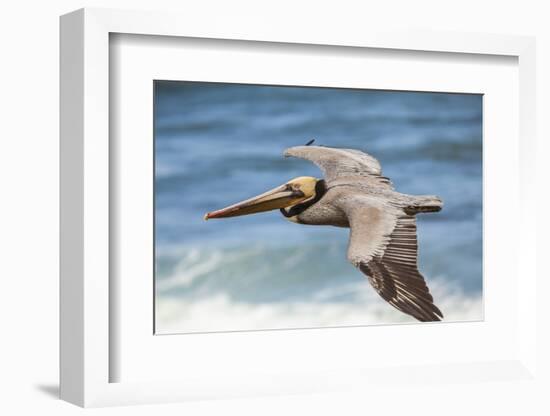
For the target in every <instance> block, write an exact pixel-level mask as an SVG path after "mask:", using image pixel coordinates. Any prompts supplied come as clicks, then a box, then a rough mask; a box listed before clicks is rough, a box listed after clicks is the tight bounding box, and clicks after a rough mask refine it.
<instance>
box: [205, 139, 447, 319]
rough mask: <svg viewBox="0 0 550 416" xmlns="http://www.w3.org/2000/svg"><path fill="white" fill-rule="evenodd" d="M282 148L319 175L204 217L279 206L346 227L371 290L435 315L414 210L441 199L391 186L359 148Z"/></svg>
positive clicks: (305, 220)
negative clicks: (315, 168) (421, 268)
mask: <svg viewBox="0 0 550 416" xmlns="http://www.w3.org/2000/svg"><path fill="white" fill-rule="evenodd" d="M284 155H285V157H288V156H293V157H298V158H302V159H306V160H309V161H311V162H313V163H315V164H316V165H317V166H318V167H319V168H320V169H321V170H322V171H323V174H324V177H325V179H317V178H313V177H309V176H303V177H299V178H295V179H292V180H290V181H289V182H287V183H285V184H284V185H281V186H279V187H277V188H275V189H272V190H271V191H268V192H265V193H263V194H261V195H258V196H256V197H254V198H251V199H247V200H246V201H242V202H239V203H237V204H234V205H231V206H228V207H227V208H223V209H220V210H217V211H213V212H209V213H208V214H206V215H205V217H204V218H205V219H206V220H207V219H210V218H226V217H235V216H239V215H247V214H253V213H257V212H263V211H269V210H274V209H280V211H281V213H282V214H283V215H284V216H285V217H286V218H287V219H288V220H290V221H293V222H296V223H298V224H310V225H333V226H336V227H349V228H350V235H349V245H348V252H347V257H348V260H349V261H350V262H351V263H352V264H353V265H354V266H355V267H357V268H358V269H359V270H360V271H361V272H363V273H364V274H365V275H366V276H367V277H368V280H369V282H370V283H371V285H372V286H373V287H374V289H375V290H376V291H377V292H378V294H379V295H380V296H381V297H382V298H383V299H385V300H386V301H387V302H389V303H390V304H391V305H392V306H394V307H395V308H397V309H398V310H400V311H401V312H404V313H406V314H408V315H411V316H413V317H414V318H416V319H418V320H419V321H440V320H441V319H442V318H443V314H442V313H441V311H440V310H439V309H438V308H437V306H435V305H434V303H433V297H432V295H431V294H430V292H429V289H428V287H427V286H426V282H425V281H424V278H423V277H422V275H421V274H420V272H419V271H418V266H417V248H418V245H417V238H416V220H415V215H416V214H417V213H420V212H437V211H440V210H441V208H442V206H443V203H442V201H441V199H439V198H438V197H437V196H412V195H406V194H401V193H398V192H396V191H395V190H394V188H393V185H392V183H391V182H390V180H389V179H388V178H387V177H384V176H382V171H381V168H380V164H379V163H378V161H377V160H376V159H375V158H374V157H372V156H371V155H369V154H367V153H363V152H361V151H358V150H353V149H337V148H330V147H322V146H307V145H306V146H296V147H291V148H289V149H287V150H286V151H285V152H284Z"/></svg>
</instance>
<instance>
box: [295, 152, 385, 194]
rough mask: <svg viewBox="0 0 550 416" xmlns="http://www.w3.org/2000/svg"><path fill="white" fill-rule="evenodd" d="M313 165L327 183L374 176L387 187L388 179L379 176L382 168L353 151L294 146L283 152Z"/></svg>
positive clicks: (373, 160) (368, 156)
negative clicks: (342, 178)
mask: <svg viewBox="0 0 550 416" xmlns="http://www.w3.org/2000/svg"><path fill="white" fill-rule="evenodd" d="M284 155H285V157H288V156H293V157H298V158H301V159H306V160H309V161H311V162H313V163H315V164H316V165H317V166H318V167H319V168H320V169H321V170H322V171H323V174H324V175H325V179H326V180H327V182H330V181H333V180H335V179H337V178H341V177H349V176H375V177H378V178H379V179H381V180H382V182H385V183H387V184H389V185H391V184H390V182H389V179H388V178H385V177H383V176H381V174H382V168H381V167H380V163H378V160H376V159H375V158H374V157H372V156H371V155H369V154H367V153H363V152H361V151H359V150H354V149H336V148H333V147H323V146H295V147H290V148H288V149H286V150H285V152H284Z"/></svg>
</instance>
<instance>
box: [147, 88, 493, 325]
mask: <svg viewBox="0 0 550 416" xmlns="http://www.w3.org/2000/svg"><path fill="white" fill-rule="evenodd" d="M154 97H155V98H154V126H155V127H154V146H155V152H154V158H155V159H154V163H155V179H154V193H155V209H154V216H155V218H154V223H155V250H154V251H155V254H154V255H155V277H154V279H155V281H154V284H155V333H157V334H169V333H196V332H216V331H245V330H267V329H293V328H322V327H339V326H357V325H377V324H396V323H415V322H416V323H420V322H458V321H472V320H481V319H483V274H482V259H483V256H482V241H483V239H482V209H483V205H482V195H483V192H482V184H483V177H482V171H483V169H482V95H479V94H457V93H440V92H438V93H435V92H410V91H383V90H366V89H343V88H326V87H299V86H268V85H248V84H229V83H209V82H187V81H155V82H154Z"/></svg>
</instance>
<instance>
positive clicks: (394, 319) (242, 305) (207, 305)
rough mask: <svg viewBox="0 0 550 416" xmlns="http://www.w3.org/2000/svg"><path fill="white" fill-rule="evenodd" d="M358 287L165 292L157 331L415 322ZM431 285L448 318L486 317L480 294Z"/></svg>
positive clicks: (442, 282)
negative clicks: (260, 296) (244, 296)
mask: <svg viewBox="0 0 550 416" xmlns="http://www.w3.org/2000/svg"><path fill="white" fill-rule="evenodd" d="M357 285H361V286H363V287H364V289H365V290H360V293H361V295H360V298H359V299H356V300H355V301H353V302H335V301H328V302H327V301H326V299H334V298H335V297H337V296H338V294H340V293H341V294H345V293H347V292H349V291H357V290H359V289H358V287H356V286H357ZM357 285H343V286H342V287H337V288H332V289H327V290H326V291H324V292H320V293H318V294H317V295H316V297H315V299H314V301H312V300H311V299H309V300H307V301H293V302H271V303H246V302H235V301H234V300H232V299H231V298H230V297H229V296H227V295H226V294H216V295H213V296H211V297H203V298H200V299H197V300H194V301H189V300H188V299H186V300H178V299H177V298H175V297H162V296H161V297H158V298H157V302H156V308H157V309H156V320H157V322H156V323H157V325H156V327H157V332H158V333H164V334H166V333H188V332H215V331H235V330H258V329H284V328H315V327H334V326H351V325H379V324H393V323H405V322H415V320H414V319H413V318H411V317H409V316H407V315H405V314H403V313H401V312H399V311H397V310H395V309H394V308H392V307H391V306H390V305H388V304H387V303H386V302H384V301H383V300H382V299H380V298H379V297H378V295H377V294H376V293H375V292H374V291H373V290H372V288H370V287H369V286H368V284H367V283H366V282H365V281H362V282H358V283H357ZM430 286H431V290H432V293H433V295H434V298H435V299H436V300H437V304H438V306H439V307H440V309H441V310H442V311H443V313H444V314H445V321H446V322H457V321H475V320H481V319H483V302H482V297H481V294H479V293H478V294H474V295H470V296H468V295H465V294H464V293H462V292H461V291H459V290H457V289H456V288H449V287H448V282H447V281H445V279H435V280H432V281H431V282H430ZM366 289H368V290H366Z"/></svg>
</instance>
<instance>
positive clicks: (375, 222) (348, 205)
mask: <svg viewBox="0 0 550 416" xmlns="http://www.w3.org/2000/svg"><path fill="white" fill-rule="evenodd" d="M338 205H339V207H340V209H342V210H343V211H344V212H345V213H346V215H347V217H348V220H349V224H350V238H349V246H348V260H349V261H350V262H351V263H352V264H353V265H354V266H356V267H357V268H358V269H359V270H361V272H363V273H364V274H365V275H366V276H367V277H368V280H369V282H370V284H371V285H372V286H373V287H374V289H375V290H376V291H377V292H378V294H379V295H380V296H381V297H382V298H383V299H384V300H386V301H387V302H388V303H389V304H391V305H392V306H393V307H395V308H396V309H398V310H399V311H401V312H404V313H406V314H408V315H411V316H413V317H414V318H416V319H418V320H419V321H423V322H425V321H440V320H441V319H442V318H443V314H442V313H441V311H440V310H439V308H438V307H437V306H435V305H434V302H433V297H432V295H431V294H430V291H429V289H428V286H427V285H426V281H425V280H424V277H423V276H422V275H421V274H420V272H419V271H418V265H417V255H418V242H417V236H416V220H415V217H414V216H410V215H406V214H403V213H402V212H399V211H396V210H394V209H393V208H392V207H391V206H386V205H385V204H384V203H383V202H380V201H378V200H376V199H375V198H370V197H368V196H363V195H359V194H357V195H351V196H349V197H347V198H342V199H341V200H340V201H339V203H338Z"/></svg>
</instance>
